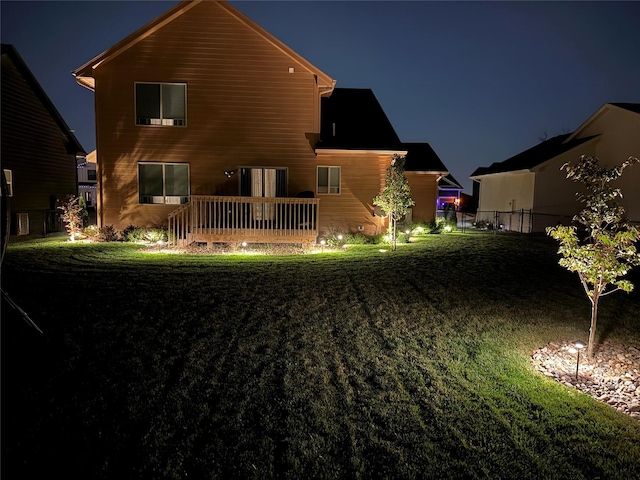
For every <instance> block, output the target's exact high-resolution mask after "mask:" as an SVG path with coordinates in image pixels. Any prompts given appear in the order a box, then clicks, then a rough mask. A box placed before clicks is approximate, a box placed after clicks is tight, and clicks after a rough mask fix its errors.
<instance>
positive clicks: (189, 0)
mask: <svg viewBox="0 0 640 480" xmlns="http://www.w3.org/2000/svg"><path fill="white" fill-rule="evenodd" d="M203 2H210V3H216V4H217V5H218V6H219V7H220V8H222V9H223V10H224V11H226V12H227V13H228V14H229V15H231V16H232V17H234V18H236V19H237V20H238V21H239V22H240V23H242V24H244V25H246V26H247V27H249V28H250V29H251V30H253V31H254V32H255V33H257V34H258V35H259V36H261V37H262V38H264V39H265V40H266V41H267V42H269V43H270V44H271V45H273V46H274V47H275V48H277V49H278V50H280V51H281V52H283V53H284V54H285V55H288V56H289V57H290V58H292V59H293V60H295V61H296V62H298V63H300V64H301V65H302V66H303V67H304V68H305V69H307V70H308V71H309V72H311V73H313V74H315V75H316V76H317V79H318V86H319V87H321V89H322V90H324V91H327V92H330V91H331V90H332V89H333V87H334V86H335V84H336V81H335V80H333V79H332V78H331V77H329V76H328V75H327V74H326V73H324V72H322V71H321V70H320V69H319V68H317V67H316V66H314V65H313V64H311V63H310V62H309V61H307V60H306V59H305V58H304V57H302V56H301V55H299V54H298V53H296V52H295V51H293V50H292V49H291V48H289V47H288V46H287V45H285V44H284V43H282V42H281V41H280V40H278V39H277V38H275V37H274V36H273V35H271V34H270V33H269V32H267V31H266V30H265V29H263V28H262V27H261V26H260V25H258V24H257V23H255V22H254V21H253V20H251V19H249V18H248V17H247V16H245V15H243V14H242V13H240V12H239V11H238V10H237V9H235V8H234V7H232V6H231V5H230V4H229V3H228V2H226V1H221V0H217V1H215V2H213V1H212V0H183V1H182V2H180V3H178V4H177V5H175V6H174V7H173V8H171V9H169V10H168V11H167V12H165V13H164V14H162V15H160V16H159V17H158V18H156V19H155V20H152V21H151V22H149V23H148V24H146V25H145V26H143V27H142V28H139V29H138V30H136V31H135V32H133V33H132V34H131V35H129V36H127V37H125V38H124V39H123V40H121V41H120V42H118V43H116V44H115V45H114V46H112V47H111V48H109V49H107V50H105V51H104V52H102V53H101V54H100V55H98V56H96V57H94V58H92V59H91V60H89V61H88V62H87V63H85V64H84V65H82V66H81V67H78V68H77V69H75V70H73V71H72V72H71V74H72V75H73V76H74V77H75V78H76V82H78V84H80V85H82V86H83V87H86V88H88V89H89V90H94V89H95V80H94V78H93V70H94V69H96V68H99V67H100V66H101V65H104V64H105V63H107V62H109V61H110V60H112V59H113V58H115V57H117V56H118V55H120V54H121V53H123V52H124V51H126V50H128V49H129V48H130V47H132V46H133V45H135V44H136V43H138V42H140V41H141V40H144V39H145V38H147V37H148V36H149V35H151V34H153V33H155V32H157V31H158V30H160V29H161V28H162V27H164V26H165V25H167V24H169V23H171V22H172V21H173V20H175V19H176V18H178V17H179V16H181V15H182V14H184V13H185V12H187V11H189V10H190V9H192V8H194V7H195V6H197V5H198V4H200V3H203Z"/></svg>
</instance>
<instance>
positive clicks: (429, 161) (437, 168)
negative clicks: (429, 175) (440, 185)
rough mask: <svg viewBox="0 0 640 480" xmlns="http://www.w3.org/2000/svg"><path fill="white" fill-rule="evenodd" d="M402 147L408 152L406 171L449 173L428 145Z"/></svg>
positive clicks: (410, 144)
mask: <svg viewBox="0 0 640 480" xmlns="http://www.w3.org/2000/svg"><path fill="white" fill-rule="evenodd" d="M402 146H403V148H404V149H405V150H407V159H406V161H405V164H404V169H405V171H407V172H438V173H443V174H444V173H448V171H447V167H445V166H444V163H442V160H440V157H438V155H437V154H436V152H434V151H433V148H431V145H429V144H428V143H403V144H402Z"/></svg>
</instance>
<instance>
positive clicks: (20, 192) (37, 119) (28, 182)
mask: <svg viewBox="0 0 640 480" xmlns="http://www.w3.org/2000/svg"><path fill="white" fill-rule="evenodd" d="M0 101H1V104H2V126H1V128H2V140H1V156H2V168H3V169H8V170H11V171H12V174H13V197H11V199H10V205H11V211H12V214H15V213H16V212H26V213H28V214H29V223H30V233H37V234H39V233H41V232H42V231H43V220H44V213H43V212H44V210H48V209H50V208H51V207H55V200H62V201H64V200H65V198H66V196H67V195H70V194H77V187H76V161H75V155H74V154H69V153H68V151H67V140H66V138H65V136H64V132H63V131H62V130H61V129H60V126H59V125H58V124H57V123H56V121H55V120H54V119H53V118H52V116H51V113H50V112H49V110H47V108H45V107H44V105H43V104H42V101H41V99H40V97H39V96H38V95H37V94H36V93H35V92H34V90H33V88H32V86H31V84H30V83H28V82H27V80H26V78H25V76H24V75H23V74H22V72H21V70H20V69H18V68H17V67H16V64H15V63H14V62H13V60H12V59H11V58H10V56H9V55H8V54H5V55H2V98H1V100H0ZM52 201H53V205H52ZM12 216H13V215H12ZM14 220H15V219H12V222H13V221H14Z"/></svg>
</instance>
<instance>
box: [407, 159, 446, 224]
mask: <svg viewBox="0 0 640 480" xmlns="http://www.w3.org/2000/svg"><path fill="white" fill-rule="evenodd" d="M405 175H406V176H407V180H408V182H409V187H410V188H411V198H412V199H413V201H414V202H415V205H414V206H413V207H412V221H413V222H414V223H418V222H431V221H434V220H435V219H436V199H437V198H438V177H439V176H440V175H439V174H431V173H417V172H405Z"/></svg>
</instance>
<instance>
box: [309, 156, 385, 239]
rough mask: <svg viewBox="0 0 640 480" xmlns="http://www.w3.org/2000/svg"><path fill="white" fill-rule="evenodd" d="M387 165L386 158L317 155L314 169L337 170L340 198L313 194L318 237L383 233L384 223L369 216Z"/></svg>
mask: <svg viewBox="0 0 640 480" xmlns="http://www.w3.org/2000/svg"><path fill="white" fill-rule="evenodd" d="M390 161H391V155H390V154H376V153H351V154H350V153H348V152H345V153H324V152H322V151H321V150H319V151H318V158H317V160H316V162H315V163H316V165H322V166H335V167H340V194H339V195H335V194H333V195H327V194H316V196H317V197H318V198H320V212H321V232H320V234H321V235H326V234H328V233H334V232H349V233H356V232H359V231H361V232H362V233H365V234H367V235H375V234H378V233H382V232H383V231H384V229H385V225H386V220H384V219H382V218H380V217H374V216H373V210H374V206H373V199H374V197H375V196H376V195H377V194H378V193H379V192H380V190H381V189H382V188H383V187H384V181H385V172H386V169H387V167H388V166H389V162H390ZM314 173H315V172H314ZM315 181H316V180H315V179H314V187H313V191H314V192H315V191H316V185H315ZM359 226H362V227H363V230H359V229H358V227H359Z"/></svg>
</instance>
